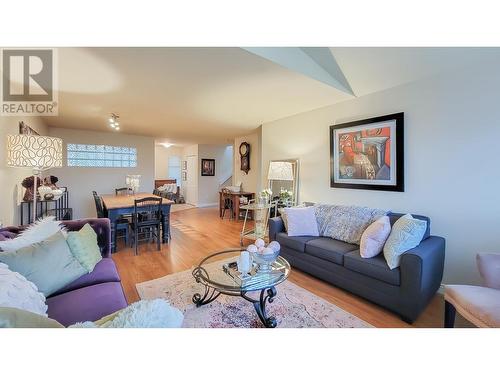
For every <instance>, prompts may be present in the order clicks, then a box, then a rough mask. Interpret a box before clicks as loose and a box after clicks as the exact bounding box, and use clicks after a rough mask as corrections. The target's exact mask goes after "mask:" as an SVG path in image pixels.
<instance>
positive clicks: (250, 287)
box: [193, 248, 290, 294]
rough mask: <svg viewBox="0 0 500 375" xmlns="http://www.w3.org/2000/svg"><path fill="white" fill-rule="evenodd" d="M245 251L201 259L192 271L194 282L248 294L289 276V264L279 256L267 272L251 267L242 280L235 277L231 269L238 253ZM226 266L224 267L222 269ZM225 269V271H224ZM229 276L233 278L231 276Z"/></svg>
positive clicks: (235, 251)
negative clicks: (248, 273)
mask: <svg viewBox="0 0 500 375" xmlns="http://www.w3.org/2000/svg"><path fill="white" fill-rule="evenodd" d="M244 250H245V249H242V248H237V249H228V250H225V251H220V252H217V253H215V254H212V255H210V256H208V257H206V258H205V259H203V260H202V261H201V262H200V264H199V265H198V267H196V268H195V269H194V270H193V276H194V277H195V279H196V281H198V282H200V283H202V284H205V285H208V286H210V287H212V288H214V289H217V290H219V291H224V292H233V293H236V294H237V293H241V292H249V291H255V290H262V289H267V288H270V287H272V286H275V285H278V284H280V283H282V282H283V281H285V280H286V279H287V278H288V275H289V274H290V264H289V263H288V262H287V261H286V259H284V258H283V257H281V256H279V257H278V258H277V259H276V260H275V261H274V262H273V264H272V265H271V270H270V271H268V272H258V270H257V268H256V266H255V265H254V266H253V267H252V271H250V275H249V276H246V277H244V278H241V277H240V276H238V275H236V274H235V272H236V273H238V272H237V271H235V270H234V269H232V268H231V267H228V265H230V264H231V263H232V262H236V260H237V259H238V257H239V256H240V252H241V251H244ZM224 266H226V267H224ZM224 269H226V270H224ZM231 274H232V275H233V276H231Z"/></svg>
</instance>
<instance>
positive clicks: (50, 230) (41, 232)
mask: <svg viewBox="0 0 500 375" xmlns="http://www.w3.org/2000/svg"><path fill="white" fill-rule="evenodd" d="M61 230H62V232H63V234H64V235H65V236H66V229H64V228H63V227H62V226H61V222H60V221H57V220H56V218H55V217H54V216H47V217H45V218H43V219H39V220H38V221H36V222H35V223H33V224H31V225H30V226H29V227H28V228H26V229H25V230H24V231H22V232H21V234H20V235H19V236H17V237H15V238H13V239H9V240H5V241H1V242H0V250H1V251H9V252H12V251H17V250H19V249H21V248H23V247H26V246H29V245H32V244H34V243H38V242H41V241H43V240H46V239H47V238H49V237H50V236H52V235H54V234H56V233H57V232H59V231H61Z"/></svg>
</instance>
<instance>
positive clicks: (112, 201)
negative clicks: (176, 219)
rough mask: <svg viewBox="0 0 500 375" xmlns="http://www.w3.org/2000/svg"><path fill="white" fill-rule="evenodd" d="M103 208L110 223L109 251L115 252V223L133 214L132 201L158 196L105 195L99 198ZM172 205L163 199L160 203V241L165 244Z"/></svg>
mask: <svg viewBox="0 0 500 375" xmlns="http://www.w3.org/2000/svg"><path fill="white" fill-rule="evenodd" d="M101 198H102V202H103V203H104V207H105V208H106V210H107V212H108V218H109V220H110V221H111V249H112V250H113V251H115V250H116V244H115V243H114V238H115V236H114V231H115V223H116V221H117V220H118V218H119V217H120V215H124V214H132V213H133V212H134V201H135V200H136V199H142V198H159V197H158V196H156V195H154V194H150V193H137V194H133V195H115V194H105V195H102V196H101ZM172 203H174V202H173V201H171V200H169V199H165V198H163V199H162V201H161V211H162V219H161V229H162V241H163V243H167V242H168V239H169V237H170V206H171V204H172Z"/></svg>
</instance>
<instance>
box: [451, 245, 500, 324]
mask: <svg viewBox="0 0 500 375" xmlns="http://www.w3.org/2000/svg"><path fill="white" fill-rule="evenodd" d="M476 261H477V265H478V269H479V273H480V275H481V278H482V279H483V286H474V285H446V287H445V292H444V299H445V314H444V326H445V328H453V327H454V325H455V314H456V312H457V311H458V313H459V314H460V315H462V316H463V317H464V318H465V319H467V320H468V321H469V322H471V323H472V324H474V325H475V326H477V327H482V328H498V327H500V253H499V254H486V253H479V254H477V256H476Z"/></svg>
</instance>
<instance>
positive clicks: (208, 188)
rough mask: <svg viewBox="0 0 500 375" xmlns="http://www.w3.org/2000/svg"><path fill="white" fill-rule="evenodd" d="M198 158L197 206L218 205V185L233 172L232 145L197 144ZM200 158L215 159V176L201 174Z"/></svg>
mask: <svg viewBox="0 0 500 375" xmlns="http://www.w3.org/2000/svg"><path fill="white" fill-rule="evenodd" d="M198 159H199V161H198V163H199V168H200V174H199V176H198V206H199V207H207V206H215V205H218V204H219V190H220V186H221V184H222V183H223V182H224V181H225V180H227V179H228V178H229V177H230V176H231V175H232V172H233V146H232V145H198ZM201 159H215V176H202V175H201Z"/></svg>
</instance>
